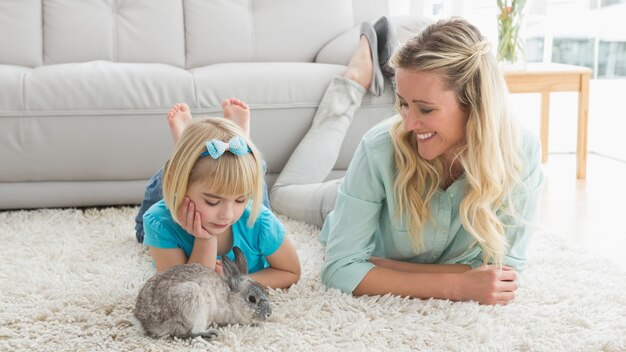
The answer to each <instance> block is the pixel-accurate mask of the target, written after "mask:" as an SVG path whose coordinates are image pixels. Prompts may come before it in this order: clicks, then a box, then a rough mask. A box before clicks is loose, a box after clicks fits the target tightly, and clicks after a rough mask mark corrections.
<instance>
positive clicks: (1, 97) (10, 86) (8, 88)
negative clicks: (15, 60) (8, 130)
mask: <svg viewBox="0 0 626 352" xmlns="http://www.w3.org/2000/svg"><path fill="white" fill-rule="evenodd" d="M31 71H32V69H30V68H27V67H22V66H11V65H0V106H1V107H2V109H0V116H2V115H4V114H6V113H7V112H11V111H23V110H24V81H25V77H26V76H27V75H28V74H29V73H30V72H31Z"/></svg>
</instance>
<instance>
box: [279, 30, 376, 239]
mask: <svg viewBox="0 0 626 352" xmlns="http://www.w3.org/2000/svg"><path fill="white" fill-rule="evenodd" d="M370 50H371V49H370V45H369V42H368V41H367V39H366V38H365V37H364V36H361V39H360V43H359V47H358V48H357V50H356V51H355V53H354V54H353V56H352V58H351V59H350V63H349V64H348V68H347V70H346V72H345V73H344V75H343V77H339V76H338V77H335V78H334V79H333V81H332V82H331V83H330V85H329V86H328V88H327V90H326V93H325V94H324V97H323V98H322V101H321V103H320V105H319V107H318V108H317V111H316V113H315V117H314V118H313V123H312V125H311V128H310V129H309V131H308V132H307V134H306V135H305V136H304V138H303V139H302V141H301V142H300V144H299V145H298V147H297V148H296V149H295V150H294V152H293V154H291V157H290V158H289V161H287V164H286V165H285V167H284V168H283V170H282V172H281V173H280V175H279V176H278V179H277V180H276V182H275V183H274V186H273V187H272V190H271V197H270V199H271V204H272V208H273V210H275V211H277V212H279V213H281V214H284V215H287V216H289V217H291V218H293V219H296V220H302V221H305V222H307V223H310V224H312V225H315V226H318V227H321V226H322V225H323V224H324V220H325V219H326V215H328V213H330V212H331V211H332V209H333V208H334V206H335V199H336V196H337V188H338V187H339V184H340V183H341V180H331V181H328V182H324V180H325V179H326V177H327V176H328V174H329V173H330V171H331V170H332V168H333V166H334V165H335V162H336V161H337V157H338V156H339V151H340V149H341V144H342V143H343V140H344V137H345V135H346V132H347V130H348V128H349V127H350V124H351V122H352V118H353V116H354V114H355V113H356V111H357V109H358V108H359V107H360V106H361V101H362V99H363V96H364V95H365V94H366V93H367V91H368V89H369V88H370V85H371V84H372V70H373V65H374V63H373V61H372V54H371V51H370ZM374 50H376V48H374Z"/></svg>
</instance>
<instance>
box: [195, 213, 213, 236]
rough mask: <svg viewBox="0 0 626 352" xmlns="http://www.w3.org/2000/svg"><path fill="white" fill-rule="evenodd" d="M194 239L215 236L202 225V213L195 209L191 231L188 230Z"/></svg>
mask: <svg viewBox="0 0 626 352" xmlns="http://www.w3.org/2000/svg"><path fill="white" fill-rule="evenodd" d="M190 233H191V234H192V235H194V237H195V238H196V239H201V240H215V239H217V237H216V236H215V235H213V234H211V233H209V231H207V230H205V229H204V227H202V215H200V212H199V211H197V212H196V214H195V217H194V220H193V232H190Z"/></svg>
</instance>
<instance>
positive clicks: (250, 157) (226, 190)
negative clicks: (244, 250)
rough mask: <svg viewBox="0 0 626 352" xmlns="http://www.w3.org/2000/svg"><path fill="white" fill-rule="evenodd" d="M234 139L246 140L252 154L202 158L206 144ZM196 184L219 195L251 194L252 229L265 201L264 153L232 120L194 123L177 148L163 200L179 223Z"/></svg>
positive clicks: (166, 174)
mask: <svg viewBox="0 0 626 352" xmlns="http://www.w3.org/2000/svg"><path fill="white" fill-rule="evenodd" d="M234 136H240V137H242V138H243V139H244V140H245V141H246V143H247V144H248V147H250V150H251V152H250V153H247V154H245V155H243V156H237V155H235V154H232V153H230V152H228V151H227V152H225V153H224V154H223V155H222V156H221V157H219V158H217V159H213V158H212V157H211V156H208V155H207V156H202V157H201V156H200V155H201V154H202V153H203V152H205V151H206V150H207V149H206V142H208V141H210V140H212V139H217V140H220V141H222V142H226V143H227V142H228V141H229V140H230V139H231V138H232V137H234ZM196 182H203V183H204V185H205V186H206V187H207V189H209V190H211V193H215V194H220V195H249V196H250V198H251V199H252V208H251V213H250V217H249V221H248V226H252V224H253V223H254V221H255V220H256V218H257V216H258V214H259V210H260V208H261V202H262V198H263V195H262V185H263V171H262V166H261V153H260V152H259V150H258V149H257V148H256V146H254V144H253V143H252V141H250V139H249V138H248V137H247V136H246V135H245V133H244V132H243V131H242V130H241V129H240V128H239V127H238V126H237V125H235V124H234V123H233V122H232V121H230V120H227V119H223V118H216V117H207V118H202V119H197V120H193V121H192V122H190V123H189V125H188V126H186V127H185V130H184V131H183V134H182V136H181V137H180V140H179V141H178V143H177V144H176V145H175V146H174V151H173V152H172V156H171V158H170V160H169V161H168V162H167V165H166V166H165V172H164V174H163V199H164V200H165V204H166V206H167V208H168V209H169V210H170V213H171V214H172V218H174V221H176V222H177V223H179V219H178V209H179V207H180V205H181V204H182V202H183V199H184V198H185V194H186V193H187V189H188V188H189V186H190V185H192V184H194V183H196Z"/></svg>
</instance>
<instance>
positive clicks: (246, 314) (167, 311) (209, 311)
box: [133, 247, 272, 339]
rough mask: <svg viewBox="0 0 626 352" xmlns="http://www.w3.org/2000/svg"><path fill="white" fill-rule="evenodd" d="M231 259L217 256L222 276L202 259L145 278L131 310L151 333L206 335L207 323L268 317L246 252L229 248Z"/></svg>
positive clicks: (269, 311) (212, 334) (209, 332)
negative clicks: (232, 259) (231, 253)
mask: <svg viewBox="0 0 626 352" xmlns="http://www.w3.org/2000/svg"><path fill="white" fill-rule="evenodd" d="M233 251H234V253H235V262H236V264H235V263H233V262H232V261H231V260H230V259H228V258H227V257H226V256H222V268H223V272H224V276H222V275H220V274H218V273H216V272H215V271H213V270H211V269H209V268H207V267H206V266H204V265H202V264H183V265H177V266H174V267H172V268H170V269H168V270H166V271H164V272H163V273H159V274H156V275H155V276H153V277H152V278H150V279H148V281H146V283H145V284H144V286H143V287H142V288H141V290H140V291H139V294H138V295H137V302H136V304H135V310H134V311H133V314H134V315H135V317H136V318H137V320H138V321H139V323H140V324H141V328H143V330H144V332H145V333H146V334H148V335H150V336H152V337H157V338H159V337H165V336H168V335H169V336H176V337H182V338H187V337H196V336H202V337H205V338H208V339H211V338H213V337H216V336H217V335H218V334H219V333H218V331H217V330H216V329H214V328H211V327H212V326H220V325H226V324H252V323H256V322H261V321H264V320H266V319H267V318H269V316H270V315H271V314H272V308H271V307H270V302H269V300H268V297H267V290H266V289H265V288H264V287H263V286H261V285H260V284H259V283H257V282H256V281H254V280H253V279H252V278H250V277H249V276H248V275H247V274H248V263H247V260H246V257H245V256H244V254H243V253H242V252H241V250H240V249H239V248H237V247H234V248H233Z"/></svg>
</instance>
